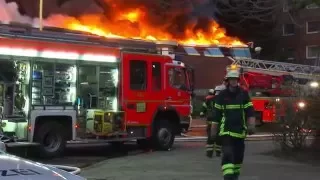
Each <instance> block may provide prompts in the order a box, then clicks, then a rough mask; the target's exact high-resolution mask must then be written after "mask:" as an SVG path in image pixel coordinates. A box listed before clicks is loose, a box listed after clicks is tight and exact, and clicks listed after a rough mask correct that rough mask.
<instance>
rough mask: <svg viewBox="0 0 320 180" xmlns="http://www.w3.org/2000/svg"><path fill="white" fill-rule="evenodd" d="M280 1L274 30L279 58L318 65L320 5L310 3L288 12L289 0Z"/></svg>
mask: <svg viewBox="0 0 320 180" xmlns="http://www.w3.org/2000/svg"><path fill="white" fill-rule="evenodd" d="M282 1H283V3H282V5H283V6H282V8H281V12H280V13H279V14H280V15H279V17H278V28H277V31H276V33H277V36H278V37H279V38H278V42H277V46H276V47H277V49H278V53H279V54H281V55H282V56H281V57H282V59H281V60H282V61H286V62H292V63H299V64H300V63H301V64H309V65H315V64H319V65H320V62H319V61H320V7H319V6H317V5H315V4H310V5H308V6H307V7H306V8H304V9H301V10H299V11H298V12H290V11H289V10H290V7H291V5H290V3H289V2H290V1H289V0H282Z"/></svg>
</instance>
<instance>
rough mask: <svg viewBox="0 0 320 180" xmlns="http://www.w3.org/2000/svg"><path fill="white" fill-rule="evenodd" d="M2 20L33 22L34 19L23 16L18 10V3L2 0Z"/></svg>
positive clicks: (0, 3) (5, 22) (0, 15)
mask: <svg viewBox="0 0 320 180" xmlns="http://www.w3.org/2000/svg"><path fill="white" fill-rule="evenodd" d="M0 18H1V19H0V21H1V22H2V23H4V24H8V23H10V22H13V21H15V22H20V23H26V24H32V21H33V19H32V18H30V17H28V16H23V15H21V14H20V13H19V11H18V5H17V4H16V3H14V2H11V3H6V1H5V0H0Z"/></svg>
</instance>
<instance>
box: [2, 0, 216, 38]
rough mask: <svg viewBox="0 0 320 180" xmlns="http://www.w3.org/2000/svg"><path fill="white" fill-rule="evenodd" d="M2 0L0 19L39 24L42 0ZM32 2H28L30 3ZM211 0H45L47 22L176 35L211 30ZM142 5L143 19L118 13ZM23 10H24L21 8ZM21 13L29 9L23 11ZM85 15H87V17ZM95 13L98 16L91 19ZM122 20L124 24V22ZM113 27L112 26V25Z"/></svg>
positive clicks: (54, 24)
mask: <svg viewBox="0 0 320 180" xmlns="http://www.w3.org/2000/svg"><path fill="white" fill-rule="evenodd" d="M11 1H15V2H17V3H18V4H19V6H18V5H17V3H15V2H10V3H6V1H5V0H0V21H2V23H10V22H19V23H26V24H30V25H32V26H34V27H38V26H39V19H38V18H37V15H38V9H39V8H38V0H11ZM27 1H28V2H27ZM210 2H211V1H209V0H81V1H80V0H44V18H45V20H44V22H43V23H44V25H45V26H54V27H65V26H64V25H65V23H66V21H69V22H70V21H71V20H72V21H81V22H86V23H87V24H90V23H92V24H95V26H104V25H106V24H107V25H108V28H109V27H110V26H116V25H118V26H124V30H126V27H127V28H131V29H136V31H138V30H139V31H140V29H139V25H141V23H143V24H144V25H147V26H150V27H154V28H157V29H161V30H162V31H164V32H167V33H169V34H171V35H172V37H173V38H177V39H180V38H183V37H184V36H186V34H185V30H186V29H190V27H191V29H192V30H193V31H194V32H195V31H197V30H201V31H203V32H210V30H209V28H210V27H209V26H210V25H212V22H213V18H212V11H210V7H211V4H210ZM136 8H139V9H141V10H143V12H144V14H145V15H144V16H143V19H142V20H143V22H140V21H139V22H135V23H130V22H122V21H119V17H117V15H118V14H119V12H125V11H129V10H133V9H136ZM21 9H23V11H21ZM19 10H20V12H25V14H21V13H19ZM84 15H87V16H86V17H84ZM88 16H89V17H93V16H95V18H91V19H89V18H88ZM120 23H121V24H120ZM109 29H110V28H109Z"/></svg>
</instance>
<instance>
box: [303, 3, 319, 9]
mask: <svg viewBox="0 0 320 180" xmlns="http://www.w3.org/2000/svg"><path fill="white" fill-rule="evenodd" d="M306 8H307V9H316V8H319V5H317V4H316V3H312V4H309V5H308V6H307V7H306Z"/></svg>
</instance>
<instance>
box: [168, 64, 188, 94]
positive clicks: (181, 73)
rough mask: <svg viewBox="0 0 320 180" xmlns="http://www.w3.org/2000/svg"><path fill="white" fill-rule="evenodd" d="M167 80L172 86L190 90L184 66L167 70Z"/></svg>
mask: <svg viewBox="0 0 320 180" xmlns="http://www.w3.org/2000/svg"><path fill="white" fill-rule="evenodd" d="M169 82H170V85H171V86H172V87H174V88H177V89H181V90H186V91H187V90H190V87H189V83H188V78H187V72H186V70H185V68H180V67H179V68H172V69H170V70H169Z"/></svg>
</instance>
